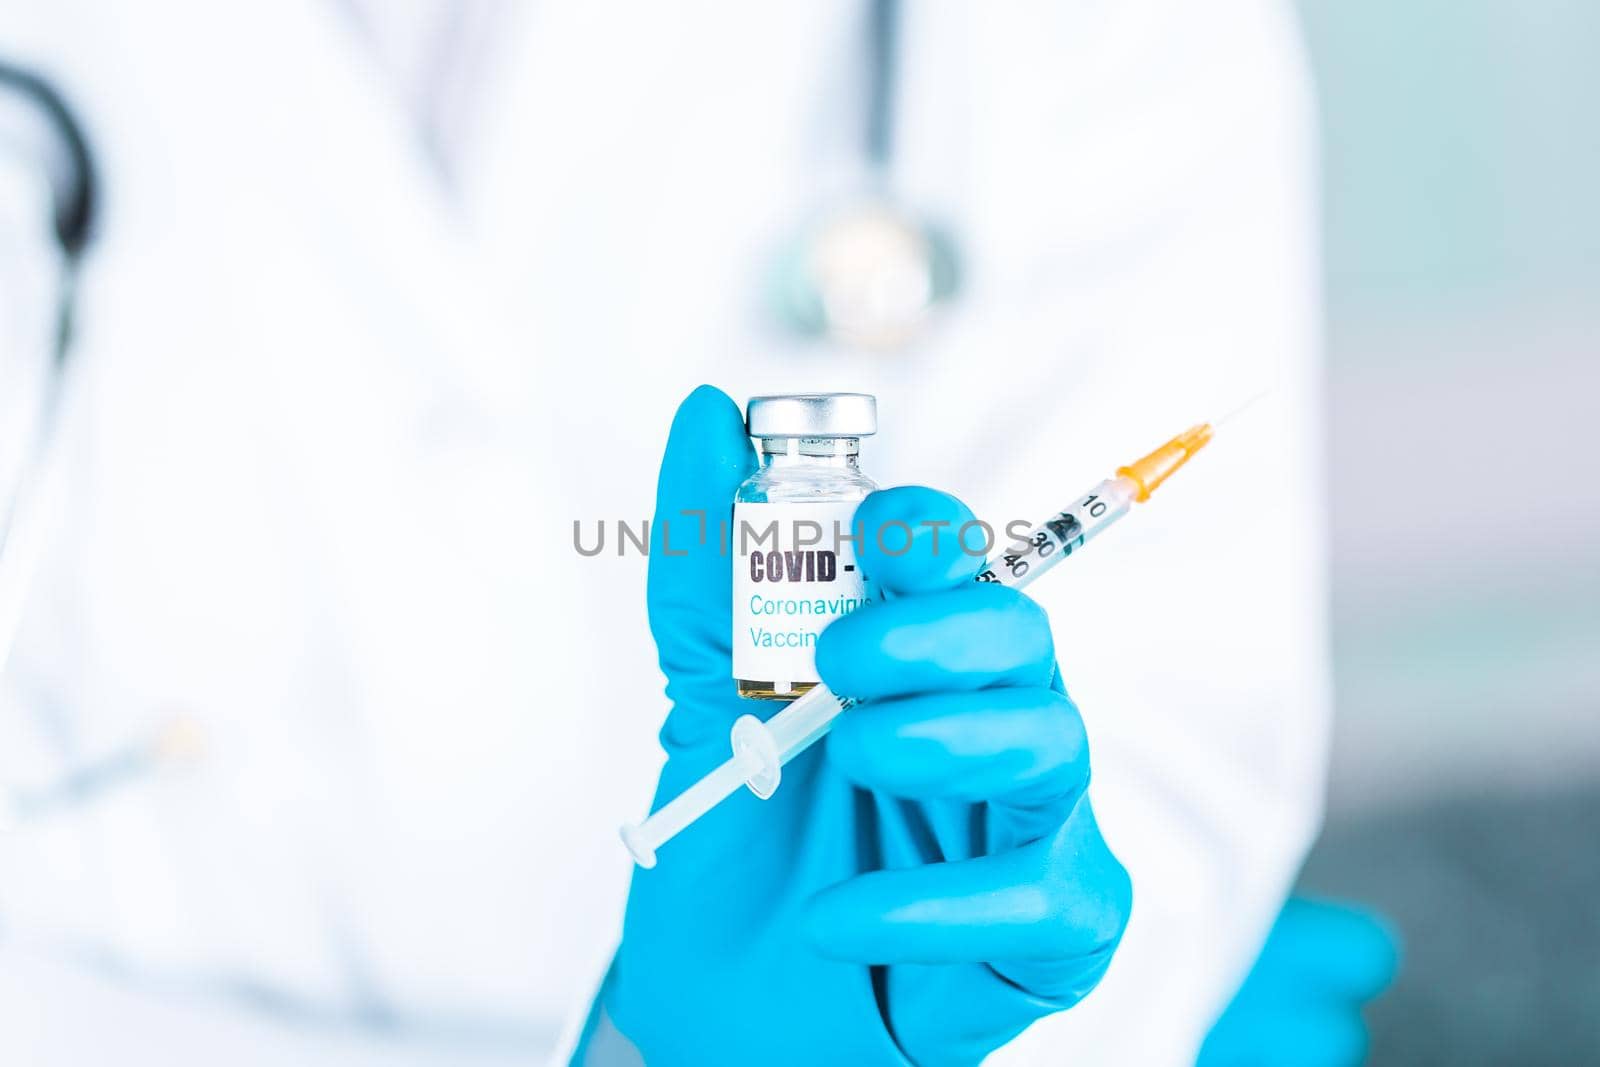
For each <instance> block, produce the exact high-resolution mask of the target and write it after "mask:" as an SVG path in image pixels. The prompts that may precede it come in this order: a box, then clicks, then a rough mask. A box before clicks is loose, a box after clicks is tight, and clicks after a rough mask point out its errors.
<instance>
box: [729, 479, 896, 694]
mask: <svg viewBox="0 0 1600 1067" xmlns="http://www.w3.org/2000/svg"><path fill="white" fill-rule="evenodd" d="M857 503H858V502H857V501H854V500H839V501H829V502H826V503H804V504H801V503H791V502H780V503H771V504H743V503H741V504H735V505H734V508H733V530H732V536H731V538H730V547H731V553H730V554H731V555H732V557H733V676H734V677H735V678H742V679H744V680H745V681H752V682H777V683H779V691H780V692H782V686H783V684H784V683H789V682H817V681H821V679H820V678H818V677H817V668H816V652H817V636H818V635H819V634H821V633H822V631H823V628H824V627H826V626H827V625H828V624H829V623H830V622H832V621H833V620H834V619H837V618H839V617H840V616H841V615H848V614H849V613H850V612H852V611H854V610H855V609H856V608H859V607H861V606H862V605H863V604H867V603H870V595H869V593H868V591H867V589H868V587H867V581H866V575H864V574H862V573H861V567H860V565H859V564H858V563H857V562H856V544H857V542H856V541H855V540H853V539H852V538H853V537H854V536H855V534H856V533H857V531H855V530H853V529H852V528H851V525H850V523H851V517H852V516H853V515H854V514H855V510H856V504H857Z"/></svg>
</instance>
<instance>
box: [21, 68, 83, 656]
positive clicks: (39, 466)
mask: <svg viewBox="0 0 1600 1067" xmlns="http://www.w3.org/2000/svg"><path fill="white" fill-rule="evenodd" d="M0 149H5V150H12V151H15V152H17V153H18V154H20V155H21V156H22V157H23V159H24V162H25V164H26V165H29V166H32V167H34V168H36V169H37V170H38V171H39V172H40V173H41V174H43V175H44V176H45V177H46V179H47V181H48V185H49V189H50V197H51V227H50V229H51V233H52V235H53V236H54V239H55V242H56V245H57V247H58V251H59V252H60V272H59V275H58V278H57V282H56V295H55V307H54V308H53V318H54V322H53V336H52V338H51V341H50V351H49V353H48V364H47V366H46V367H45V368H44V379H43V383H42V389H41V391H40V396H39V402H38V408H37V417H36V421H35V432H34V433H33V434H32V435H31V439H30V440H28V441H27V442H25V443H24V444H23V450H24V451H23V456H22V459H21V463H20V464H19V465H18V468H17V472H18V473H17V476H16V479H15V481H16V484H15V485H14V486H13V487H12V490H11V492H10V494H9V499H6V500H3V501H0V505H3V508H4V510H0V673H3V672H4V670H5V666H6V663H7V661H8V659H9V653H10V650H11V646H12V643H13V640H14V638H15V636H16V628H17V625H18V622H19V619H20V616H21V612H22V601H23V599H24V597H25V596H26V593H27V586H28V580H29V578H30V577H31V575H32V571H33V569H34V563H35V561H36V559H37V557H38V553H39V551H40V550H41V548H42V547H43V541H44V539H45V529H44V528H45V526H46V525H47V524H46V522H45V516H44V514H43V512H44V511H46V510H47V508H46V507H45V498H46V497H47V496H48V489H49V482H50V472H51V470H52V468H53V465H52V463H51V460H52V458H53V456H54V452H55V446H56V442H57V438H58V436H59V435H58V432H57V431H58V427H59V425H60V421H61V411H62V406H63V395H64V394H65V392H66V383H67V378H68V376H69V373H70V371H71V352H72V321H73V307H74V294H75V292H76V289H77V278H78V268H79V265H80V263H81V262H82V260H83V255H84V252H85V250H86V249H87V248H88V246H89V241H90V238H91V235H92V234H93V224H94V219H95V206H96V203H97V192H98V185H97V182H96V178H95V168H94V161H93V159H92V158H91V156H90V153H89V145H88V141H87V139H86V138H85V137H84V134H83V129H82V127H81V126H80V125H79V123H78V121H77V119H76V118H75V117H74V116H73V113H72V111H71V109H70V108H69V107H68V106H67V103H66V101H64V100H63V99H62V98H61V95H60V94H59V93H57V92H56V90H55V89H54V88H53V87H52V86H51V85H50V84H49V83H48V82H47V81H45V80H44V79H43V78H41V77H40V76H38V75H37V74H34V73H32V72H31V71H27V70H23V69H21V68H19V67H14V66H11V65H10V64H7V63H3V62H0Z"/></svg>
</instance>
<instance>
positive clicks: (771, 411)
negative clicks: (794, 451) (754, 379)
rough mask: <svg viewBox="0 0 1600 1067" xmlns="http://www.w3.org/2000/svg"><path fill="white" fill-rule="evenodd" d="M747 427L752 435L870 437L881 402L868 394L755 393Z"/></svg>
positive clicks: (874, 427)
mask: <svg viewBox="0 0 1600 1067" xmlns="http://www.w3.org/2000/svg"><path fill="white" fill-rule="evenodd" d="M745 429H746V430H747V431H749V434H750V436H751V437H870V436H872V435H873V434H875V433H877V432H878V401H877V398H876V397H872V396H869V395H867V394H866V393H790V394H787V395H784V396H753V397H751V398H750V403H749V405H747V406H746V408H745Z"/></svg>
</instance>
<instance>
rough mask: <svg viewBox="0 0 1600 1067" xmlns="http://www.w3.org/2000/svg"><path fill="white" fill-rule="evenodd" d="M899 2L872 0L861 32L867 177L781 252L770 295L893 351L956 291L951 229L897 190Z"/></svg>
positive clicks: (835, 335)
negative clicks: (893, 168) (893, 171)
mask: <svg viewBox="0 0 1600 1067" xmlns="http://www.w3.org/2000/svg"><path fill="white" fill-rule="evenodd" d="M900 30H901V4H900V0H871V4H870V7H869V9H868V19H867V32H866V36H865V44H866V48H865V59H866V92H865V94H864V95H865V105H866V106H865V108H864V111H865V122H864V123H863V131H862V134H863V141H862V145H861V152H862V155H863V158H864V161H865V164H866V165H865V171H866V175H865V180H864V183H863V184H864V188H862V189H861V190H860V191H859V192H858V193H857V194H856V195H855V196H854V197H853V198H851V199H850V200H848V201H846V202H845V203H843V204H842V205H837V204H836V205H832V206H830V207H827V208H825V209H823V210H820V211H818V212H817V213H816V215H815V217H813V218H812V219H811V220H809V221H808V222H806V223H805V224H804V225H802V226H801V227H800V232H799V234H798V235H797V237H796V238H795V240H794V241H793V242H792V243H791V244H790V246H789V247H788V248H786V249H785V250H784V252H783V254H782V255H781V256H780V257H779V261H778V264H777V267H776V269H775V272H774V274H775V279H774V284H773V293H774V296H775V303H776V305H777V312H778V315H779V317H780V321H782V322H783V323H785V324H786V325H787V326H788V327H789V328H790V329H791V330H792V331H794V332H796V333H798V334H800V335H802V336H805V337H811V338H816V339H821V340H826V341H830V342H833V343H835V344H839V345H842V346H845V347H850V348H861V349H869V350H875V351H891V350H895V349H901V348H904V347H907V346H908V345H910V344H911V343H912V342H914V341H916V340H917V339H918V338H919V337H921V336H922V335H923V334H924V333H925V332H926V330H927V328H928V326H929V324H930V323H931V321H932V320H933V319H934V317H935V314H936V312H937V310H938V309H939V307H940V306H941V305H944V304H946V303H947V302H948V301H949V300H950V299H951V298H952V297H953V296H954V295H955V292H956V289H957V285H958V281H959V277H958V259H957V250H956V245H955V242H954V240H953V239H952V238H951V237H950V235H949V233H948V232H947V231H945V230H944V229H942V228H941V227H939V226H938V225H936V224H935V223H933V222H932V221H931V220H928V219H926V218H923V217H920V216H919V215H917V214H916V213H915V212H913V211H912V210H911V209H910V208H909V207H908V206H906V205H905V204H903V203H902V202H901V201H900V200H899V199H898V198H897V197H896V196H895V195H894V193H893V183H892V180H891V175H890V168H891V165H892V163H893V161H894V135H895V102H896V95H897V90H898V88H899V55H900Z"/></svg>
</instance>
